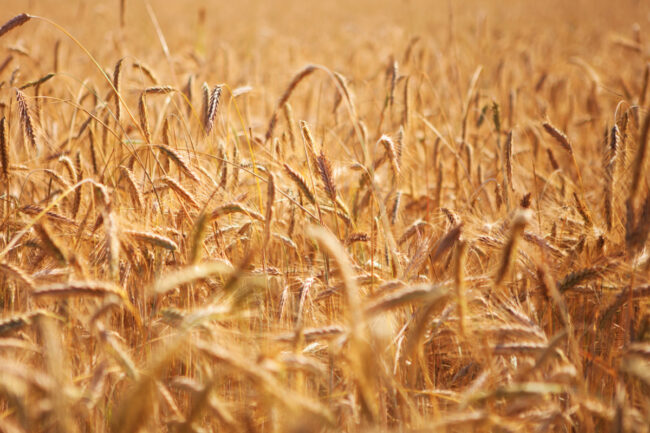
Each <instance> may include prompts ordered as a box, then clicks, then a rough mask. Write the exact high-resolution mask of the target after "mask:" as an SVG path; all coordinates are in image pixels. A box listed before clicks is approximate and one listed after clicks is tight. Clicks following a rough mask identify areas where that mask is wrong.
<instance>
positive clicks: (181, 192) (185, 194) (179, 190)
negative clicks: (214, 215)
mask: <svg viewBox="0 0 650 433" xmlns="http://www.w3.org/2000/svg"><path fill="white" fill-rule="evenodd" d="M160 180H161V181H162V182H164V183H165V184H166V185H167V186H168V187H169V188H171V189H172V190H173V191H174V192H175V193H176V194H177V195H178V196H179V197H180V198H181V200H182V201H183V202H185V203H188V204H189V205H190V206H192V207H195V208H199V207H200V206H199V203H198V202H197V201H196V199H195V198H194V196H193V195H192V194H191V193H190V192H189V191H188V190H186V189H185V188H184V187H183V185H181V184H180V183H179V182H178V181H177V180H176V179H173V178H171V177H169V176H164V177H162V178H161V179H160Z"/></svg>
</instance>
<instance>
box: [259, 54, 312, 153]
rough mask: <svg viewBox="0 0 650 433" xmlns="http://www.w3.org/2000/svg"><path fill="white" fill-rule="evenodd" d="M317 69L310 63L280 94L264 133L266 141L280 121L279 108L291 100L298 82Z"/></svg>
mask: <svg viewBox="0 0 650 433" xmlns="http://www.w3.org/2000/svg"><path fill="white" fill-rule="evenodd" d="M315 70H316V66H313V65H308V66H306V67H305V68H303V69H302V70H301V71H300V72H298V73H297V74H296V75H295V76H294V77H293V79H292V80H291V82H290V83H289V85H288V86H287V88H286V90H285V91H284V93H283V94H282V96H280V99H279V100H278V103H277V105H276V108H275V110H273V114H272V115H271V119H270V120H269V126H268V128H267V129H266V134H265V135H264V141H265V142H268V141H269V139H270V138H271V135H273V130H274V129H275V124H276V123H277V121H278V110H280V108H282V106H283V105H284V104H286V102H287V101H288V100H289V97H290V96H291V93H293V91H294V89H295V88H296V86H298V84H299V83H300V82H301V81H302V80H303V79H304V78H305V77H307V76H309V75H310V74H311V73H312V72H314V71H315Z"/></svg>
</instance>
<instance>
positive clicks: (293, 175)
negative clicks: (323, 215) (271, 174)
mask: <svg viewBox="0 0 650 433" xmlns="http://www.w3.org/2000/svg"><path fill="white" fill-rule="evenodd" d="M283 166H284V170H285V171H286V173H287V175H289V178H290V179H291V180H292V181H293V182H294V183H295V184H296V186H298V189H300V191H301V192H302V194H303V195H304V196H305V198H306V199H307V200H309V201H310V202H311V203H312V204H315V203H316V198H315V197H314V194H313V193H312V192H311V190H310V189H309V186H308V185H307V181H306V180H305V178H304V177H303V176H302V175H301V174H300V173H298V172H297V171H295V170H294V169H292V168H291V167H290V166H289V165H288V164H286V163H285V164H283Z"/></svg>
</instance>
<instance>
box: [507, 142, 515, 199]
mask: <svg viewBox="0 0 650 433" xmlns="http://www.w3.org/2000/svg"><path fill="white" fill-rule="evenodd" d="M505 154H506V158H505V159H506V167H505V169H506V179H507V180H508V187H509V189H510V191H514V190H515V189H514V187H513V185H512V130H511V131H510V132H509V133H508V138H507V139H506V148H505Z"/></svg>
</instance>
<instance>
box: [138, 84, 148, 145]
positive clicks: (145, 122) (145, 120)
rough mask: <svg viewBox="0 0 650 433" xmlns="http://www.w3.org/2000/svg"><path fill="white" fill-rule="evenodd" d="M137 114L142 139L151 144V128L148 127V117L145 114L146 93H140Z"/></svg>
mask: <svg viewBox="0 0 650 433" xmlns="http://www.w3.org/2000/svg"><path fill="white" fill-rule="evenodd" d="M138 113H139V114H140V128H142V132H143V134H144V139H145V141H146V142H147V143H151V128H150V127H149V115H148V113H147V98H146V92H142V93H141V94H140V98H139V99H138Z"/></svg>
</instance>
